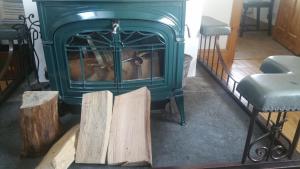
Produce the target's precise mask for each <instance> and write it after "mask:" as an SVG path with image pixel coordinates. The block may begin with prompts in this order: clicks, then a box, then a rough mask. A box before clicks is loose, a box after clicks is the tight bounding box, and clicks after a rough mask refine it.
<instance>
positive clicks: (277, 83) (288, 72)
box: [237, 56, 300, 163]
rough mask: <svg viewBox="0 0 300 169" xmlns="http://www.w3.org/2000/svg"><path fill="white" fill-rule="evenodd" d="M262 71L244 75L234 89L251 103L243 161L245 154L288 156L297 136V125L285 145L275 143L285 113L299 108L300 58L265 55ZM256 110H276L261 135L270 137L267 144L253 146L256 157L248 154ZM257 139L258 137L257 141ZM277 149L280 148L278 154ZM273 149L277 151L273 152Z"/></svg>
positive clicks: (270, 156)
mask: <svg viewBox="0 0 300 169" xmlns="http://www.w3.org/2000/svg"><path fill="white" fill-rule="evenodd" d="M261 70H262V71H263V72H265V74H255V75H250V76H247V77H245V78H244V79H242V80H241V82H240V83H239V84H238V86H237V91H238V92H239V93H240V94H241V96H243V97H244V98H245V99H247V100H248V101H249V103H251V104H252V105H253V112H252V115H251V120H250V125H249V128H248V134H247V139H246V143H245V149H244V153H243V157H242V163H244V162H245V161H246V159H247V157H248V158H249V159H250V160H251V161H253V162H259V161H263V160H269V159H270V158H272V159H274V160H279V159H282V158H285V157H287V156H289V157H291V155H292V153H293V151H294V149H295V147H296V145H297V143H298V139H299V132H300V129H299V125H298V129H297V131H296V133H295V136H294V139H293V143H292V144H291V143H290V142H289V141H288V140H287V141H288V143H289V144H288V145H289V148H286V149H285V151H284V150H283V146H281V145H277V144H276V141H275V140H276V138H278V137H279V136H280V135H281V130H282V127H283V125H284V122H285V121H286V119H285V118H286V113H287V112H288V111H289V112H296V111H298V110H300V74H299V72H300V71H299V70H300V61H299V58H298V57H295V56H272V57H269V58H267V59H266V60H265V61H264V63H263V64H262V66H261ZM259 112H278V116H277V120H276V122H275V124H273V126H272V127H271V129H270V132H269V133H267V134H265V135H264V136H263V137H260V138H259V139H260V140H262V139H263V138H271V143H270V144H269V145H268V146H267V147H263V148H261V149H256V151H257V152H260V153H258V154H259V157H257V158H254V157H252V156H251V154H250V151H251V148H253V145H254V144H255V143H257V142H258V140H255V141H253V142H251V140H252V139H251V137H252V134H253V129H254V123H255V119H256V118H257V115H258V113H259ZM260 140H259V141H260ZM278 152H281V154H280V153H279V154H278ZM276 153H277V154H276Z"/></svg>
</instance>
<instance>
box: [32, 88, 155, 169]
mask: <svg viewBox="0 0 300 169" xmlns="http://www.w3.org/2000/svg"><path fill="white" fill-rule="evenodd" d="M150 103H151V98H150V92H149V90H148V89H147V88H146V87H144V88H140V89H138V90H135V91H132V92H129V93H126V94H122V95H119V96H115V98H113V94H112V93H111V92H109V91H100V92H93V93H87V94H84V95H83V98H82V108H81V120H80V124H78V125H75V126H74V127H73V128H71V129H70V130H69V131H68V132H66V134H65V135H64V136H63V137H61V138H60V139H59V140H58V141H57V142H56V143H55V144H54V145H53V146H52V148H51V149H50V150H49V151H48V153H47V154H46V155H45V157H44V158H43V160H42V161H41V162H40V164H39V165H38V166H37V167H36V168H37V169H45V168H47V169H64V168H68V166H69V165H71V164H72V163H73V162H74V161H75V163H84V164H108V165H122V166H144V165H152V150H151V131H150ZM32 113H33V112H32Z"/></svg>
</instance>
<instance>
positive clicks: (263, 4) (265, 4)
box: [244, 0, 271, 7]
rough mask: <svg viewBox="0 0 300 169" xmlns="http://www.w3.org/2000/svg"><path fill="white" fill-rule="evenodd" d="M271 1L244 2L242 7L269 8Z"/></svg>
mask: <svg viewBox="0 0 300 169" xmlns="http://www.w3.org/2000/svg"><path fill="white" fill-rule="evenodd" d="M270 4H271V0H269V1H268V0H267V1H266V0H244V5H245V6H248V7H269V6H270Z"/></svg>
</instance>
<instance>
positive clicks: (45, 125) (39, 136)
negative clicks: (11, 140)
mask: <svg viewBox="0 0 300 169" xmlns="http://www.w3.org/2000/svg"><path fill="white" fill-rule="evenodd" d="M57 101H58V92H57V91H27V92H25V93H24V94H23V103H22V105H21V107H20V109H21V111H20V127H21V137H22V150H21V156H22V157H37V156H40V155H43V154H45V153H46V152H47V151H48V150H49V148H50V147H51V146H52V145H53V143H54V142H55V141H56V140H57V139H58V137H59V136H60V134H61V133H60V131H61V130H60V129H61V126H60V121H59V115H58V107H57Z"/></svg>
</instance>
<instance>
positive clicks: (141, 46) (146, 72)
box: [65, 31, 165, 82]
mask: <svg viewBox="0 0 300 169" xmlns="http://www.w3.org/2000/svg"><path fill="white" fill-rule="evenodd" d="M65 51H66V56H67V60H66V61H67V66H68V74H69V80H70V81H71V82H80V81H81V82H83V81H91V82H94V81H118V79H119V80H120V81H132V80H151V81H152V80H154V79H162V78H163V77H164V62H165V42H164V40H163V39H162V38H161V37H160V36H159V35H157V34H153V33H150V32H132V31H130V32H120V33H119V35H118V36H115V35H114V34H113V33H112V32H111V31H107V32H106V31H100V32H87V33H78V34H76V35H73V36H72V37H70V38H69V39H68V41H67V43H66V45H65Z"/></svg>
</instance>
